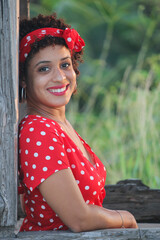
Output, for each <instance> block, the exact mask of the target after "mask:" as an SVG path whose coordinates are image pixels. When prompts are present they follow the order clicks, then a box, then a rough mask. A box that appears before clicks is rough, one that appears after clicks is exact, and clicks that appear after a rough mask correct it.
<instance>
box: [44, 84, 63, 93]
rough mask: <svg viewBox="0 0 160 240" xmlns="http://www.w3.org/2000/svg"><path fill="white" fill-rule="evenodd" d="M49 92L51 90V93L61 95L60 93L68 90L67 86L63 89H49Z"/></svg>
mask: <svg viewBox="0 0 160 240" xmlns="http://www.w3.org/2000/svg"><path fill="white" fill-rule="evenodd" d="M48 90H49V92H52V93H55V92H57V93H60V92H64V91H65V90H66V86H65V87H63V88H57V89H48Z"/></svg>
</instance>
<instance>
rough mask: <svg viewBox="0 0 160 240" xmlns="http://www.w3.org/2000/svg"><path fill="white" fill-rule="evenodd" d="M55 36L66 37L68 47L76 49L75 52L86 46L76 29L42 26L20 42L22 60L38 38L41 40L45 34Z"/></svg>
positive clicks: (22, 60) (21, 60)
mask: <svg viewBox="0 0 160 240" xmlns="http://www.w3.org/2000/svg"><path fill="white" fill-rule="evenodd" d="M47 35H50V36H53V37H60V38H64V40H65V42H66V44H67V46H68V48H69V49H70V50H71V53H72V50H74V51H75V52H80V51H81V50H82V48H83V47H84V46H85V42H84V40H83V39H82V38H81V37H80V35H79V34H78V32H77V31H76V30H75V29H70V28H66V29H65V30H63V29H58V28H40V29H37V30H35V31H33V32H30V33H28V34H27V35H26V36H25V37H24V38H23V39H22V40H21V42H20V62H24V61H25V60H26V58H27V56H28V54H29V52H30V51H31V47H30V46H31V44H32V43H34V42H35V41H36V40H37V39H38V40H41V39H42V38H44V36H47Z"/></svg>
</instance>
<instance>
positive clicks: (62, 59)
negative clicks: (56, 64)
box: [34, 56, 71, 68]
mask: <svg viewBox="0 0 160 240" xmlns="http://www.w3.org/2000/svg"><path fill="white" fill-rule="evenodd" d="M67 58H69V59H71V57H70V56H67V57H64V58H61V59H60V61H64V60H66V59H67ZM42 63H51V61H45V60H44V61H40V62H38V63H37V64H36V65H35V66H34V68H35V67H37V66H38V65H40V64H42Z"/></svg>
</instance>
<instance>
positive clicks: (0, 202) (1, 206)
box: [0, 194, 4, 218]
mask: <svg viewBox="0 0 160 240" xmlns="http://www.w3.org/2000/svg"><path fill="white" fill-rule="evenodd" d="M3 211H4V201H3V198H2V196H1V194H0V218H1V217H2V214H3Z"/></svg>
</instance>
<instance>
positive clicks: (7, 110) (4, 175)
mask: <svg viewBox="0 0 160 240" xmlns="http://www.w3.org/2000/svg"><path fill="white" fill-rule="evenodd" d="M18 15H19V1H18V0H14V1H13V0H0V34H1V36H0V69H1V73H0V86H1V88H0V117H1V121H0V195H1V202H4V208H3V210H1V216H0V237H4V236H13V229H14V225H15V222H16V219H17V208H16V206H17V155H18V154H17V125H18V124H17V123H18ZM6 229H7V230H6Z"/></svg>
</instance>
